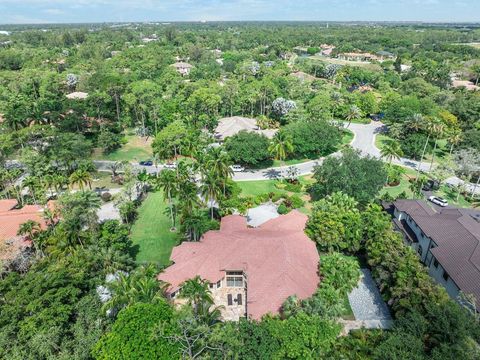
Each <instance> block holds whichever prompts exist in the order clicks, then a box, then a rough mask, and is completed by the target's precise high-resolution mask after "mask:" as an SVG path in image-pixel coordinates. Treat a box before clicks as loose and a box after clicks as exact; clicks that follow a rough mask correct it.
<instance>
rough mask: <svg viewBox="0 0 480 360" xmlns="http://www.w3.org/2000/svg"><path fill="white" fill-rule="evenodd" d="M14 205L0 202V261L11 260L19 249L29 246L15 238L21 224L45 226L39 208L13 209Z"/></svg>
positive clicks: (3, 201)
mask: <svg viewBox="0 0 480 360" xmlns="http://www.w3.org/2000/svg"><path fill="white" fill-rule="evenodd" d="M16 205H17V201H16V200H12V199H6V200H0V260H6V259H11V258H12V256H15V254H16V252H17V251H18V250H19V249H20V248H21V247H25V246H29V245H30V242H29V241H25V240H24V239H23V238H22V237H19V236H17V231H18V229H19V228H20V225H21V224H23V223H25V222H27V221H28V220H34V221H36V222H38V223H39V224H40V225H41V226H42V227H44V226H45V221H44V220H43V218H42V211H43V208H42V207H41V206H38V205H26V206H24V207H23V208H21V209H15V208H14V207H15V206H16Z"/></svg>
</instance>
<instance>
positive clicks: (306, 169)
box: [94, 121, 429, 181]
mask: <svg viewBox="0 0 480 360" xmlns="http://www.w3.org/2000/svg"><path fill="white" fill-rule="evenodd" d="M382 128H384V125H383V124H382V123H380V122H373V121H372V122H371V123H370V124H350V126H349V127H348V130H350V131H352V132H353V134H354V138H353V140H352V142H351V143H350V145H351V146H352V147H353V148H354V149H357V150H360V151H361V153H362V154H364V155H370V156H374V157H377V158H380V150H379V149H378V148H377V147H376V146H375V136H376V135H377V134H378V133H380V132H381V131H382ZM339 154H340V152H336V153H333V154H331V155H329V156H339ZM323 160H324V158H320V159H318V160H311V161H306V162H303V163H300V164H296V165H291V166H293V167H295V168H297V170H298V174H299V175H300V176H302V175H308V174H311V173H313V170H314V167H315V166H317V165H319V164H321V163H322V162H323ZM393 162H394V163H395V164H398V165H402V166H405V167H409V168H412V169H417V167H418V162H417V161H414V160H410V159H405V158H401V159H400V160H399V161H397V160H394V161H393ZM94 163H95V166H96V167H97V169H99V170H102V171H107V170H109V166H110V164H112V163H113V161H108V160H96V161H94ZM132 165H133V166H134V168H136V169H139V170H140V169H145V170H146V171H147V172H148V173H156V172H158V171H159V170H161V169H162V165H159V166H158V167H155V166H142V165H139V164H136V163H135V164H134V163H132ZM289 167H290V166H280V167H271V168H266V169H258V170H248V169H247V170H246V171H244V172H238V173H235V174H234V176H233V180H235V181H256V180H269V179H276V178H278V177H280V176H282V175H283V174H285V172H286V170H287V169H288V168H289ZM428 169H429V164H426V163H423V164H422V166H421V170H423V171H428Z"/></svg>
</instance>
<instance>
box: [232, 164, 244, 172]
mask: <svg viewBox="0 0 480 360" xmlns="http://www.w3.org/2000/svg"><path fill="white" fill-rule="evenodd" d="M230 169H232V171H233V172H242V171H245V168H244V167H243V166H242V165H232V166H230Z"/></svg>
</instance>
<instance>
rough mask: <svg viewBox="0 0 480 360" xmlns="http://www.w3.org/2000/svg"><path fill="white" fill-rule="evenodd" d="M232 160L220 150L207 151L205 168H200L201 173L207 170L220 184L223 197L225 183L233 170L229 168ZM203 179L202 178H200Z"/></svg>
mask: <svg viewBox="0 0 480 360" xmlns="http://www.w3.org/2000/svg"><path fill="white" fill-rule="evenodd" d="M231 165H232V160H231V159H230V156H229V155H228V154H227V153H226V152H225V151H223V150H222V149H221V148H214V149H211V150H210V151H209V154H208V157H207V159H206V161H205V168H202V169H201V171H202V172H203V171H204V170H205V169H208V170H209V171H210V172H211V173H212V174H213V176H215V177H216V178H217V179H218V180H219V181H220V182H221V184H222V187H223V196H225V193H226V186H227V181H228V179H230V178H231V177H232V176H233V170H232V168H231V167H230V166H231ZM202 177H203V176H202Z"/></svg>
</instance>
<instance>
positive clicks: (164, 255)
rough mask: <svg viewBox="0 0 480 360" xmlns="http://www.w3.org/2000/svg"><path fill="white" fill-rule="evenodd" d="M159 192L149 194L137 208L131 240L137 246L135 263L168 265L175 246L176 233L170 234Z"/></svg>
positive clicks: (168, 218)
mask: <svg viewBox="0 0 480 360" xmlns="http://www.w3.org/2000/svg"><path fill="white" fill-rule="evenodd" d="M166 210H168V206H167V204H166V203H165V202H164V200H163V194H162V193H161V192H155V193H150V194H149V195H148V197H147V198H146V199H145V201H144V202H143V203H142V205H141V206H140V208H139V211H138V218H137V220H136V222H135V224H134V225H133V227H132V232H131V238H132V241H133V244H134V245H137V246H138V254H137V258H136V261H137V262H138V263H146V262H152V263H156V264H158V265H168V264H169V263H170V254H171V252H172V248H173V247H174V246H175V245H177V233H175V232H171V231H170V227H171V220H170V217H169V216H168V212H167V211H166Z"/></svg>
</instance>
